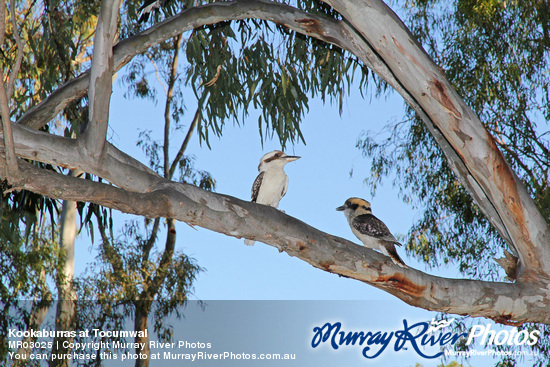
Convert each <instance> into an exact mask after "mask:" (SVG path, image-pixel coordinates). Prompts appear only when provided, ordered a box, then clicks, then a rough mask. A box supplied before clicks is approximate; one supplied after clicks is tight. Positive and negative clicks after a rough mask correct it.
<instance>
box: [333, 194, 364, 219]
mask: <svg viewBox="0 0 550 367" xmlns="http://www.w3.org/2000/svg"><path fill="white" fill-rule="evenodd" d="M336 210H338V211H343V212H344V214H345V215H346V216H347V217H350V216H353V217H356V216H358V215H361V214H372V210H371V207H370V203H369V202H368V201H366V200H363V199H360V198H349V199H348V200H346V202H345V203H344V205H342V206H339V207H338V208H336Z"/></svg>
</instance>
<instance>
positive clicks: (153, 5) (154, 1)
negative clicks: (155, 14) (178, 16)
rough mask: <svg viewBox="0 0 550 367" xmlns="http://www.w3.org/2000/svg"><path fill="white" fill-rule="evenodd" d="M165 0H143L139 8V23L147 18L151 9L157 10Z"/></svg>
mask: <svg viewBox="0 0 550 367" xmlns="http://www.w3.org/2000/svg"><path fill="white" fill-rule="evenodd" d="M165 1H166V0H145V1H144V2H143V5H142V6H141V7H140V8H139V12H140V14H141V15H140V17H139V21H138V22H139V23H143V22H146V21H147V20H148V19H149V15H150V14H151V12H152V11H153V10H158V9H159V8H160V7H161V6H163V5H164V2H165Z"/></svg>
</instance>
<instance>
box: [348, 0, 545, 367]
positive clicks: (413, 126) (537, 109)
mask: <svg viewBox="0 0 550 367" xmlns="http://www.w3.org/2000/svg"><path fill="white" fill-rule="evenodd" d="M406 6H407V8H406V9H405V12H406V15H407V17H408V19H407V22H408V23H409V26H410V28H411V30H412V31H413V33H414V34H415V35H416V36H417V37H418V38H419V39H420V40H421V42H422V44H423V45H424V47H425V49H426V51H427V52H428V53H429V54H430V56H431V57H432V58H433V60H435V62H436V63H437V64H438V65H439V66H440V67H441V68H442V69H443V70H445V73H446V76H447V78H448V79H449V80H450V81H451V83H452V84H453V86H454V88H455V89H456V90H457V91H458V93H459V94H460V95H461V96H462V98H464V100H465V101H466V102H467V103H468V104H469V105H470V106H471V107H472V109H473V110H474V111H475V112H476V113H477V114H478V116H479V117H480V119H481V120H482V122H483V123H484V124H485V126H486V127H487V129H488V131H489V132H490V133H491V134H492V135H493V136H494V137H495V140H496V142H497V144H498V146H499V148H500V149H501V151H502V152H503V154H504V156H505V157H506V159H507V160H508V162H509V163H510V165H511V166H512V168H513V169H514V171H515V172H516V173H517V175H518V176H519V178H520V179H521V180H522V181H523V182H524V184H525V186H526V187H527V189H528V190H529V192H530V194H531V196H532V197H533V199H534V200H535V202H536V204H537V205H538V207H539V210H540V211H541V212H542V213H543V215H544V217H545V218H546V219H547V220H548V222H549V223H550V205H549V204H550V189H549V187H550V186H549V174H550V139H549V138H550V135H549V132H548V130H549V128H548V120H549V117H550V99H549V94H548V86H549V84H550V74H549V73H548V69H549V66H550V65H549V64H550V58H548V52H549V51H550V37H549V36H548V35H549V29H550V8H549V7H548V4H547V2H544V1H542V2H540V1H509V2H508V1H493V0H482V1H472V0H460V1H455V2H452V3H449V2H443V1H437V0H416V1H409V2H407V3H406ZM358 148H360V149H361V150H362V152H363V153H364V154H365V155H366V156H368V157H370V158H371V159H372V171H371V177H369V178H367V179H366V182H367V183H368V184H370V185H371V187H372V190H373V192H374V191H375V190H376V187H377V185H379V184H380V183H381V182H382V180H383V179H384V178H385V177H387V176H388V175H389V174H391V173H393V174H395V180H394V182H393V184H394V186H396V187H399V188H400V195H401V197H402V198H403V199H404V200H405V201H406V202H409V203H411V204H413V205H414V206H415V207H416V208H418V209H420V210H421V216H420V218H419V219H418V220H417V222H416V223H415V224H414V226H413V228H411V230H410V231H409V233H408V242H407V249H408V251H409V252H411V253H413V254H414V256H415V258H417V259H419V260H422V261H424V262H425V263H426V264H428V265H430V266H437V265H440V264H447V263H449V264H456V266H457V267H458V270H460V271H461V273H463V274H466V275H468V276H470V277H474V278H478V279H488V280H499V281H501V280H502V278H503V277H504V275H505V274H504V273H503V271H502V269H500V268H499V267H498V266H497V265H496V263H495V262H494V261H492V260H491V259H492V258H493V257H495V256H500V254H501V252H502V249H503V248H505V244H504V241H502V239H501V238H500V237H499V236H498V234H497V233H496V232H495V231H494V229H493V228H492V227H491V225H490V224H489V223H488V221H487V219H486V218H485V216H484V215H483V214H482V213H481V211H480V210H479V207H478V206H477V205H476V204H475V203H474V202H473V200H472V198H471V197H470V195H469V194H468V193H467V192H466V191H465V189H464V188H463V187H462V185H461V183H460V181H459V180H458V178H457V177H456V176H455V175H454V174H453V173H452V171H451V170H450V169H449V167H448V165H447V162H446V159H445V157H444V155H443V153H442V151H441V150H440V149H439V147H438V146H437V144H436V143H435V141H434V140H433V138H432V137H431V136H430V134H429V133H428V131H427V129H426V128H425V126H424V124H423V123H422V121H420V119H418V118H417V117H416V116H415V115H414V112H413V111H412V110H409V111H408V113H407V116H406V118H405V119H404V120H403V121H401V122H399V123H392V124H391V125H389V126H388V128H387V130H386V131H384V132H382V133H380V134H378V135H376V134H373V133H370V132H369V133H365V134H363V135H362V136H361V137H360V138H359V141H358ZM457 325H459V326H460V327H464V324H463V323H462V322H461V323H458V324H457ZM525 327H526V328H536V329H539V330H541V335H542V334H544V335H546V334H547V333H548V327H547V326H545V325H526V326H525ZM543 340H546V339H545V338H544V337H541V338H540V342H539V343H537V345H535V346H533V349H532V350H533V351H534V352H535V355H538V356H537V357H535V365H537V366H548V355H549V350H548V345H547V343H545V342H544V341H543ZM456 346H457V347H458V348H462V349H461V350H466V349H467V346H465V345H462V346H461V345H458V344H457V345H456ZM503 348H508V350H511V349H512V347H510V346H503ZM524 349H525V347H524ZM516 364H517V361H516V360H514V359H510V358H507V359H504V360H502V361H500V362H499V365H501V366H512V365H514V366H515V365H516Z"/></svg>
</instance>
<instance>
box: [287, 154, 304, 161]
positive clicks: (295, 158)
mask: <svg viewBox="0 0 550 367" xmlns="http://www.w3.org/2000/svg"><path fill="white" fill-rule="evenodd" d="M283 158H284V159H285V161H288V162H292V161H295V160H297V159H300V158H302V157H299V156H297V155H285V156H284V157H283Z"/></svg>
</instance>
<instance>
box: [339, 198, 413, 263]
mask: <svg viewBox="0 0 550 367" xmlns="http://www.w3.org/2000/svg"><path fill="white" fill-rule="evenodd" d="M336 210H338V211H343V212H344V215H345V216H346V218H347V220H348V224H349V226H350V227H351V231H352V232H353V234H354V235H355V236H357V238H359V239H360V240H361V242H363V244H364V245H365V246H366V247H368V248H372V249H376V250H380V251H381V252H382V253H383V254H384V255H386V256H389V257H390V258H391V259H392V261H393V262H394V263H395V264H397V265H399V266H401V267H405V266H406V265H405V263H404V262H403V260H401V257H399V254H398V253H397V250H396V249H395V245H398V246H401V244H400V243H399V242H398V241H397V240H396V239H395V237H394V236H393V235H392V234H391V232H390V230H389V229H388V227H387V226H386V225H385V224H384V222H382V221H381V220H380V219H378V218H376V217H375V216H374V215H373V214H372V209H371V205H370V203H369V202H368V201H366V200H363V199H360V198H349V199H348V200H346V202H345V203H344V205H342V206H339V207H338V208H336Z"/></svg>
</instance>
